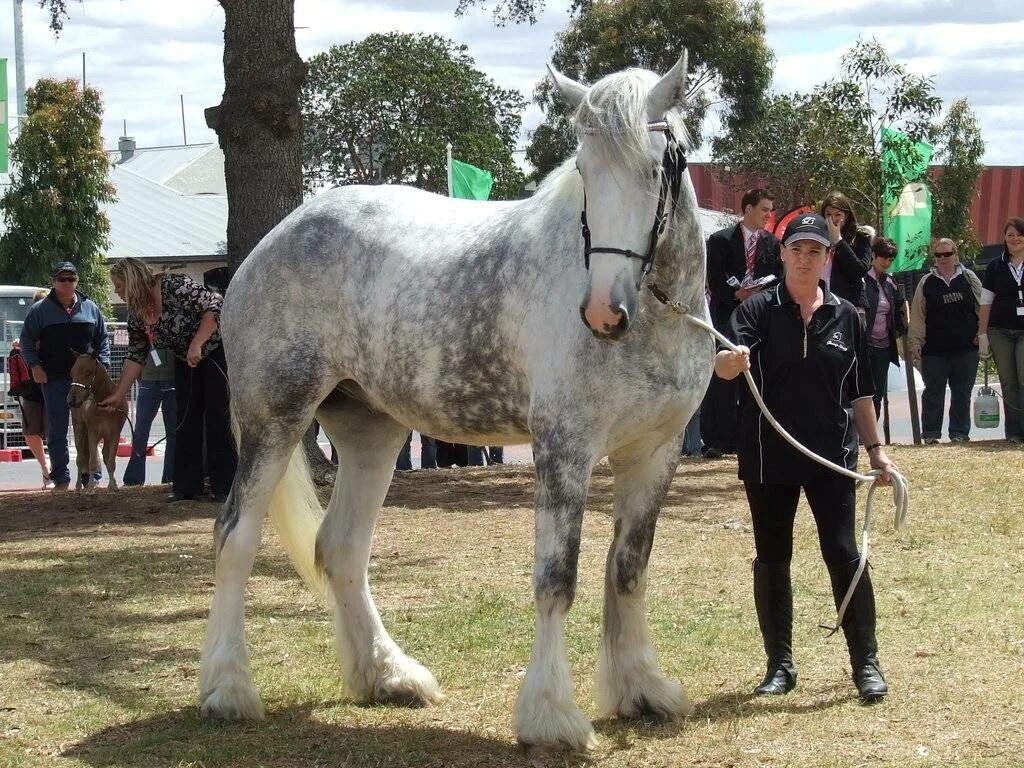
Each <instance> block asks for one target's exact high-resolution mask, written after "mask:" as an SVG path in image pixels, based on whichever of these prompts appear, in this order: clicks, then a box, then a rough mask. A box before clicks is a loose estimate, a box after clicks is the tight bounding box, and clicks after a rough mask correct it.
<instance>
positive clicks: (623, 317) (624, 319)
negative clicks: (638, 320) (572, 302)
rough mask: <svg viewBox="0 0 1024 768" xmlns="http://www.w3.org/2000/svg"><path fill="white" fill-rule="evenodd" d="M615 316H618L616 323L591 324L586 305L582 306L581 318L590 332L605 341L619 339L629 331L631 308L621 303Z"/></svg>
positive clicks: (615, 311)
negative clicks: (597, 325) (596, 325)
mask: <svg viewBox="0 0 1024 768" xmlns="http://www.w3.org/2000/svg"><path fill="white" fill-rule="evenodd" d="M614 317H616V318H618V320H617V321H616V322H614V324H608V323H606V322H605V323H600V325H599V327H595V326H594V325H593V324H591V322H590V320H589V319H588V318H587V308H586V306H582V307H580V319H581V320H582V321H583V324H584V325H585V326H587V328H589V329H590V332H591V333H592V334H594V336H596V337H597V338H599V339H603V340H605V341H618V340H619V339H621V338H622V337H623V336H625V335H626V332H627V331H629V310H628V309H626V307H625V306H624V305H621V304H620V305H619V306H618V307H617V308H616V309H615V310H614Z"/></svg>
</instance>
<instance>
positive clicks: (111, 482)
mask: <svg viewBox="0 0 1024 768" xmlns="http://www.w3.org/2000/svg"><path fill="white" fill-rule="evenodd" d="M122 426H123V425H122ZM106 433H107V436H106V437H104V438H103V464H104V465H105V466H106V468H107V490H111V491H116V490H117V442H118V437H119V436H120V434H121V428H120V427H118V428H117V431H116V432H115V431H114V427H113V426H109V427H108V428H107V430H106ZM97 463H98V462H97ZM96 471H97V472H99V468H98V467H97V470H96ZM93 477H95V475H93Z"/></svg>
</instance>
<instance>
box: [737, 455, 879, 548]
mask: <svg viewBox="0 0 1024 768" xmlns="http://www.w3.org/2000/svg"><path fill="white" fill-rule="evenodd" d="M744 486H745V487H746V489H747V502H748V503H749V504H750V514H751V517H752V518H753V522H754V546H755V547H756V549H757V559H758V561H759V562H762V563H788V562H789V561H790V560H792V559H793V521H794V520H795V519H796V505H797V502H798V501H799V500H800V489H801V488H803V489H804V494H805V495H806V496H807V503H808V504H809V505H810V507H811V512H812V513H813V514H814V522H815V523H816V524H817V528H818V543H819V544H820V546H821V556H822V558H823V559H824V560H825V563H826V565H842V564H845V563H849V562H850V561H851V560H856V559H857V558H858V557H859V556H860V555H859V553H858V551H857V542H856V538H855V532H854V526H855V525H856V504H857V493H856V486H855V485H854V481H853V480H852V479H850V478H848V477H843V476H842V475H838V474H836V473H834V472H830V473H829V474H827V475H822V476H820V477H819V478H817V479H815V480H814V481H812V482H808V483H803V484H802V485H777V484H773V483H763V484H762V483H754V482H745V483H744Z"/></svg>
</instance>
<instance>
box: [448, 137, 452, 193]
mask: <svg viewBox="0 0 1024 768" xmlns="http://www.w3.org/2000/svg"><path fill="white" fill-rule="evenodd" d="M447 158H448V197H451V196H452V143H451V142H450V141H449V142H448V154H447Z"/></svg>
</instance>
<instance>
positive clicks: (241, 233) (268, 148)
mask: <svg viewBox="0 0 1024 768" xmlns="http://www.w3.org/2000/svg"><path fill="white" fill-rule="evenodd" d="M220 4H221V5H222V6H223V8H224V96H223V98H222V100H221V103H220V104H218V105H217V106H216V107H209V108H208V109H207V110H206V124H207V125H208V126H210V128H212V129H213V130H214V131H216V132H217V138H218V139H219V143H220V147H221V149H223V150H224V174H225V177H226V178H225V180H226V183H227V193H228V267H229V269H230V270H231V271H232V272H234V270H235V269H237V268H238V265H239V264H241V263H242V260H243V259H244V258H245V257H246V256H248V255H249V252H250V251H251V250H252V249H253V248H254V247H255V246H256V244H257V243H258V242H259V241H260V240H261V239H263V236H264V235H266V234H267V232H269V231H270V230H271V229H273V227H274V226H275V225H276V224H277V223H278V222H279V221H281V219H283V218H284V217H285V216H287V215H288V214H289V213H290V212H291V211H292V210H293V209H294V208H296V207H297V206H298V205H299V203H301V202H302V120H301V114H300V111H299V90H300V89H301V87H302V83H303V82H304V81H305V78H306V64H305V62H303V61H302V59H301V58H299V54H298V52H297V51H296V50H295V8H294V6H295V3H294V0H220Z"/></svg>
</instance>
